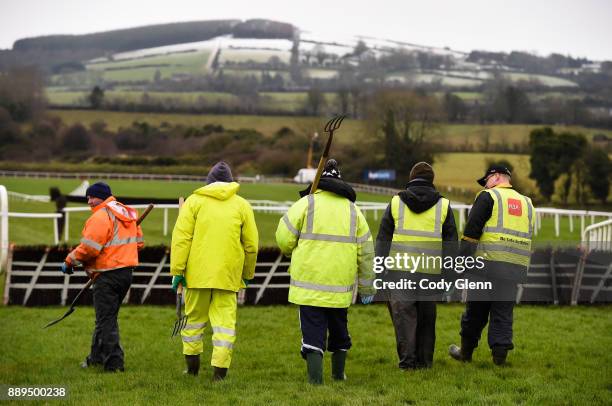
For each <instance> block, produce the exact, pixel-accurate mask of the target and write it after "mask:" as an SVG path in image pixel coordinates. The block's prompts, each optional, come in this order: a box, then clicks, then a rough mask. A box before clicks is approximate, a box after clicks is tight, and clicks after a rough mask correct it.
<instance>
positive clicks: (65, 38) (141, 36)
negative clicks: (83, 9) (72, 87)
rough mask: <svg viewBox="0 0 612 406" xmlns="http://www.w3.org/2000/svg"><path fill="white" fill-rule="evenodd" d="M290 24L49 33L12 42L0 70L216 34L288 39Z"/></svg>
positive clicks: (0, 55)
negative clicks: (91, 32) (71, 33)
mask: <svg viewBox="0 0 612 406" xmlns="http://www.w3.org/2000/svg"><path fill="white" fill-rule="evenodd" d="M294 30H295V28H294V26H293V25H291V24H287V23H282V22H277V21H270V20H262V19H253V20H246V21H240V20H207V21H193V22H183V23H171V24H158V25H148V26H145V27H137V28H128V29H121V30H114V31H105V32H100V33H94V34H84V35H49V36H43V37H34V38H24V39H20V40H17V41H15V43H14V44H13V49H12V50H4V51H0V71H2V70H7V69H8V68H10V67H12V66H20V65H21V66H23V65H35V66H38V67H40V68H41V69H42V70H43V71H46V72H52V71H53V68H54V67H55V68H57V66H61V65H62V64H65V63H74V62H76V61H83V60H87V59H92V58H95V57H100V56H104V55H108V54H112V53H116V52H125V51H132V50H137V49H143V48H154V47H160V46H165V45H173V44H181V43H187V42H196V41H206V40H208V39H211V38H214V37H217V36H219V35H228V34H233V35H234V36H235V37H239V38H272V39H275V38H286V39H292V38H293V35H294Z"/></svg>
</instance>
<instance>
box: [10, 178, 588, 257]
mask: <svg viewBox="0 0 612 406" xmlns="http://www.w3.org/2000/svg"><path fill="white" fill-rule="evenodd" d="M93 181H94V180H92V181H91V182H93ZM0 184H2V185H5V186H6V187H7V189H8V190H10V191H14V192H19V193H26V194H47V193H48V191H49V187H51V186H57V187H59V188H60V190H61V191H62V192H63V193H69V192H70V191H72V190H74V189H75V188H76V187H77V186H78V185H79V184H80V181H79V180H72V179H23V178H0ZM110 184H111V186H112V189H113V193H114V194H115V195H117V196H129V197H147V196H152V195H154V196H156V197H159V198H178V197H179V196H188V195H189V194H190V193H191V192H192V191H193V190H195V189H197V188H198V187H200V186H201V184H199V183H195V182H163V181H128V180H113V181H111V182H110ZM302 188H303V186H299V185H288V184H287V185H285V184H283V185H280V184H242V185H241V187H240V192H239V194H240V195H241V196H243V197H245V198H247V199H258V200H275V201H286V200H288V201H294V200H297V197H298V193H297V192H298V191H299V190H300V189H302ZM443 193H444V191H443ZM358 199H359V201H371V202H384V203H386V202H388V201H389V200H390V197H389V196H383V195H375V194H368V193H359V194H358ZM71 206H74V204H71ZM9 211H12V212H34V213H36V212H45V213H50V212H54V211H55V206H54V204H53V203H39V202H23V201H16V200H11V201H10V202H9ZM89 214H90V213H89V212H88V211H85V212H79V213H72V214H71V215H70V221H69V236H70V239H69V244H76V243H78V240H79V239H80V233H81V230H82V227H83V224H84V222H85V220H86V219H87V218H88V217H89ZM176 214H177V211H176V210H173V209H172V210H169V211H168V235H166V236H164V235H163V210H154V211H153V212H152V213H151V214H150V215H149V217H148V218H147V221H146V222H144V223H143V231H144V233H145V237H146V243H147V244H148V245H158V244H165V245H169V244H170V241H171V233H172V228H173V226H174V223H175V221H176ZM381 216H382V212H379V213H378V216H377V217H375V215H374V213H372V212H367V213H366V219H367V221H368V224H369V226H370V230H371V232H372V234H373V235H374V236H375V235H376V234H377V232H378V228H379V225H380V218H381ZM458 216H459V215H458V213H455V220H456V222H457V223H458V221H459V217H458ZM280 217H281V215H280V214H275V213H261V212H258V213H256V215H255V219H256V222H257V226H258V229H259V235H260V246H267V247H269V246H276V242H275V238H274V233H275V231H276V227H277V225H278V221H279V220H280ZM596 221H597V219H596ZM560 230H561V237H556V236H555V235H554V221H553V219H552V218H549V217H545V218H544V219H543V220H542V230H541V232H540V233H539V234H538V235H537V236H536V237H535V239H534V240H535V241H536V242H538V243H559V242H568V241H569V242H578V241H580V223H579V221H578V220H577V219H575V221H574V230H573V231H570V228H569V220H567V219H566V218H563V219H562V220H561V223H560ZM9 235H10V237H9V238H10V241H11V242H13V243H16V244H21V245H23V244H33V245H39V244H52V243H53V223H52V221H51V220H50V219H26V218H11V219H10V221H9ZM60 237H61V236H60ZM60 239H62V240H63V238H60Z"/></svg>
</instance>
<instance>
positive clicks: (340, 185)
mask: <svg viewBox="0 0 612 406" xmlns="http://www.w3.org/2000/svg"><path fill="white" fill-rule="evenodd" d="M311 186H312V183H311V184H310V185H308V187H307V188H306V189H304V190H302V191H300V197H304V196H306V195H307V194H309V193H310V187H311ZM318 188H319V189H321V190H325V191H328V192H332V193H335V194H337V195H339V196H342V197H346V198H347V199H349V200H350V201H351V202H353V203H355V200H357V194H356V193H355V190H353V188H352V187H351V185H349V184H348V183H346V182H345V181H343V180H342V179H337V178H329V177H325V178H321V179H320V180H319V186H318Z"/></svg>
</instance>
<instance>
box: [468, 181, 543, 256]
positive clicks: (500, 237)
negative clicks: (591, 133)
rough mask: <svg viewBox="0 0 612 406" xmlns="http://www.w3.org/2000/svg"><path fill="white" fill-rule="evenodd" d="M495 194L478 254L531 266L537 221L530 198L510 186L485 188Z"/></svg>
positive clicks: (486, 191)
mask: <svg viewBox="0 0 612 406" xmlns="http://www.w3.org/2000/svg"><path fill="white" fill-rule="evenodd" d="M481 193H489V194H490V195H491V197H492V198H493V210H492V213H491V217H490V218H489V219H488V220H487V222H486V223H485V227H484V229H483V233H482V235H481V236H480V240H479V242H478V248H477V249H476V255H479V256H482V257H483V258H484V259H486V260H488V261H494V262H507V263H511V264H516V265H521V266H524V267H529V262H530V258H531V239H532V235H533V228H534V225H535V215H534V208H533V204H532V202H531V199H530V198H528V197H527V196H523V195H521V194H520V193H518V192H517V191H516V190H514V189H511V188H508V187H494V188H492V189H486V190H483V191H482V192H481Z"/></svg>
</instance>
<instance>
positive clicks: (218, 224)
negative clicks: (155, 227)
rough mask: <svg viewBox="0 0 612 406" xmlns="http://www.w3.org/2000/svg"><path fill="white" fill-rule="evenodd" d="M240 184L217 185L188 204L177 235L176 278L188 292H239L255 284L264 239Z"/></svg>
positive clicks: (173, 255) (173, 263)
mask: <svg viewBox="0 0 612 406" xmlns="http://www.w3.org/2000/svg"><path fill="white" fill-rule="evenodd" d="M239 187H240V186H239V185H238V183H236V182H231V183H226V182H215V183H211V184H210V185H206V186H204V187H201V188H199V189H197V190H196V191H194V192H193V194H192V195H191V196H189V197H188V198H187V200H185V204H184V205H183V207H182V208H181V210H180V212H179V215H178V219H177V220H176V224H175V226H174V231H173V232H172V250H171V252H170V273H171V274H172V275H185V278H186V280H187V287H188V288H210V289H223V290H230V291H233V292H237V291H238V290H239V289H240V287H242V286H244V283H243V282H242V279H252V278H253V275H254V273H255V264H256V263H257V249H258V245H259V236H258V233H257V225H256V224H255V216H254V215H253V209H252V208H251V205H250V204H249V202H247V201H246V200H245V199H243V198H242V197H240V196H238V195H237V194H236V193H237V192H238V188H239Z"/></svg>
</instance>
